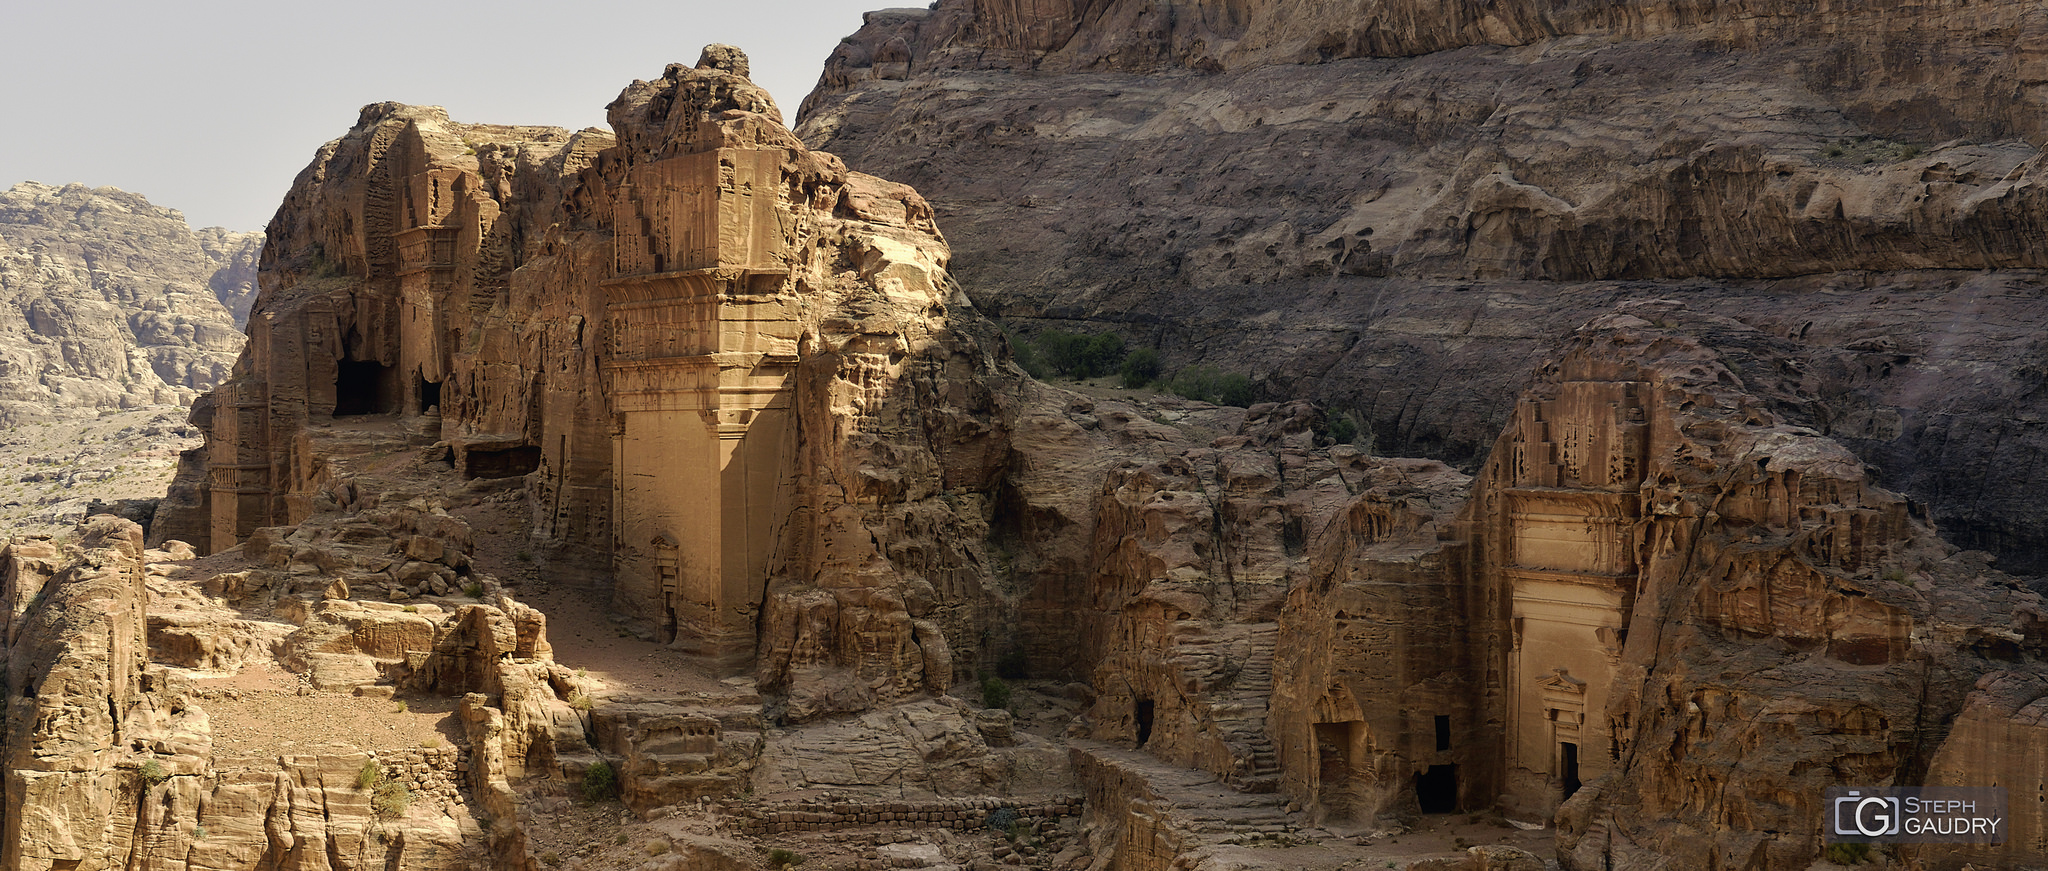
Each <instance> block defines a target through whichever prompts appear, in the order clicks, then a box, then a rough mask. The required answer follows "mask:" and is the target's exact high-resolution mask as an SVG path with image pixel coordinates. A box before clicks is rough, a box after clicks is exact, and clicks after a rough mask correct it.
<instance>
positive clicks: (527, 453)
mask: <svg viewBox="0 0 2048 871" xmlns="http://www.w3.org/2000/svg"><path fill="white" fill-rule="evenodd" d="M539 468H540V448H538V447H536V446H534V445H519V446H517V447H510V448H505V449H503V450H496V451H482V450H477V449H475V448H471V449H470V450H467V451H463V452H462V476H463V477H465V478H517V477H519V476H521V475H527V474H531V473H532V472H533V471H534V470H536V469H539Z"/></svg>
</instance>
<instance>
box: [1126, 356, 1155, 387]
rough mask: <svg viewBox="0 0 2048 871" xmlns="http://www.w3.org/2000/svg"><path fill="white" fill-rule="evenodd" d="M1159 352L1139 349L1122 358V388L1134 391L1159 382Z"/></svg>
mask: <svg viewBox="0 0 2048 871" xmlns="http://www.w3.org/2000/svg"><path fill="white" fill-rule="evenodd" d="M1159 371H1160V366H1159V352H1158V351H1156V350H1154V349H1152V348H1139V349H1138V350H1135V351H1132V352H1131V353H1130V354H1129V355H1127V356H1125V357H1124V364H1123V366H1122V367H1121V369H1120V374H1122V375H1123V382H1124V386H1125V387H1127V388H1130V389H1132V390H1136V389H1138V388H1140V387H1143V386H1145V385H1147V384H1150V383H1152V382H1154V381H1157V380H1159Z"/></svg>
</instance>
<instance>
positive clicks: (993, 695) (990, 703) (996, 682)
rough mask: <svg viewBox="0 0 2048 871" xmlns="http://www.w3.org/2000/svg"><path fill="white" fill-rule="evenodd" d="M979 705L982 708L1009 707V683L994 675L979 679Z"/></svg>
mask: <svg viewBox="0 0 2048 871" xmlns="http://www.w3.org/2000/svg"><path fill="white" fill-rule="evenodd" d="M981 706H982V707H984V708H1008V707H1010V684H1009V682H1008V681H1005V680H1003V679H1002V678H999V677H996V676H995V675H989V676H988V677H985V678H982V679H981Z"/></svg>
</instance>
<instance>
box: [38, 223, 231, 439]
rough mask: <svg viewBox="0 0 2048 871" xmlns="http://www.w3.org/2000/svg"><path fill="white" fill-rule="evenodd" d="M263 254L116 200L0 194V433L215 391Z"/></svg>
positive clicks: (218, 233)
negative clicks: (72, 414) (51, 418)
mask: <svg viewBox="0 0 2048 871" xmlns="http://www.w3.org/2000/svg"><path fill="white" fill-rule="evenodd" d="M262 245H263V236H262V235H261V234H258V233H234V232H229V231H227V230H223V229H220V228H219V227H209V228H207V229H204V230H193V229H191V228H190V227H187V226H186V225H185V217H184V216H183V215H181V214H179V213H178V212H177V211H175V210H172V209H166V208H163V207H161V206H156V205H151V204H150V202H149V201H148V200H145V199H143V198H142V197H140V196H137V195H135V194H131V193H128V192H126V191H121V190H116V189H114V188H96V189H95V188H88V187H86V186H84V185H77V184H73V185H65V186H63V187H51V186H49V185H42V184H37V183H35V182H23V183H21V184H17V185H15V186H14V187H12V188H9V189H8V190H7V191H5V192H0V311H4V314H0V358H4V361H5V362H4V364H0V423H5V424H7V425H10V426H12V425H18V424H21V423H25V422H28V421H33V420H39V419H42V418H43V417H46V416H47V415H49V414H50V412H51V411H52V409H55V410H58V411H60V412H62V411H98V410H101V409H113V408H134V407H139V406H146V405H166V404H175V405H183V404H188V403H190V402H191V401H192V399H193V397H195V396H197V395H199V394H200V393H203V392H205V391H207V390H211V389H213V387H214V385H216V384H219V383H220V381H221V380H222V379H223V378H225V377H226V376H227V372H228V368H229V366H230V365H231V364H232V363H233V362H234V355H235V352H236V351H237V350H239V349H240V347H241V343H242V337H241V335H240V333H239V330H238V326H239V325H240V323H241V321H242V318H243V317H244V316H245V315H246V313H247V312H248V310H249V303H250V301H251V298H252V297H253V296H254V294H255V289H256V288H255V281H256V257H257V252H258V250H259V249H260V248H262Z"/></svg>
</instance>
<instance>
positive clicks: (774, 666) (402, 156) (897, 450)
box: [164, 46, 1016, 719]
mask: <svg viewBox="0 0 2048 871" xmlns="http://www.w3.org/2000/svg"><path fill="white" fill-rule="evenodd" d="M744 72H745V59H744V56H743V55H741V54H739V52H738V51H737V50H736V49H731V48H730V47H717V46H714V47H713V48H712V49H708V50H707V51H706V54H705V57H704V60H702V61H700V63H699V64H698V65H697V66H696V67H694V68H692V67H687V66H683V65H680V64H677V65H672V66H670V67H669V68H668V69H667V70H666V71H665V72H664V73H663V75H662V77H661V78H658V79H656V80H653V81H650V82H636V83H634V84H633V85H631V86H629V87H628V88H626V90H625V91H624V92H623V93H622V94H621V95H620V97H619V99H618V100H616V101H614V103H613V104H612V105H611V107H610V117H611V121H612V125H613V130H614V132H613V133H612V134H604V133H599V132H596V131H583V132H580V133H573V134H572V133H568V132H566V131H560V130H552V129H545V128H511V127H496V126H489V125H473V124H459V123H455V122H452V121H449V120H448V119H447V117H446V115H445V113H443V112H441V110H439V109H434V108H420V107H405V106H397V105H390V104H378V105H373V106H370V107H366V108H365V109H364V111H363V115H362V118H361V120H360V121H359V123H358V124H357V126H356V128H355V129H354V130H352V131H350V133H349V134H348V135H347V136H346V137H344V138H342V139H340V140H337V141H336V142H334V143H331V144H330V145H329V146H327V147H326V148H325V149H323V150H322V152H321V154H320V156H319V157H318V158H317V159H316V161H315V164H314V166H313V167H311V168H309V170H308V171H307V173H305V174H304V175H302V176H301V178H300V181H299V183H298V185H297V186H296V187H295V188H294V190H293V192H292V194H291V195H290V196H289V197H288V198H287V200H286V203H285V204H284V206H283V207H282V208H281V209H280V212H279V218H278V221H277V222H276V225H275V226H274V227H273V228H272V232H271V234H270V240H271V241H270V244H269V246H268V247H267V248H266V254H265V261H264V271H263V273H262V283H263V287H264V291H263V294H262V296H261V298H260V300H259V301H258V303H257V305H256V308H255V310H254V312H255V313H254V314H253V315H252V318H251V326H250V342H249V346H248V348H247V350H246V351H245V352H244V354H243V356H242V358H241V360H240V361H239V362H238V363H237V364H236V365H237V368H236V374H235V377H234V378H233V379H232V380H231V381H230V382H229V383H228V384H227V385H225V386H224V387H223V388H222V389H221V391H219V392H217V393H215V394H212V395H211V396H209V397H208V398H206V399H204V400H202V401H201V403H200V404H199V406H198V407H197V410H196V411H195V413H194V421H195V422H196V423H199V424H201V425H203V426H205V427H206V428H207V430H208V433H209V448H208V452H207V455H206V456H204V457H193V458H191V460H190V461H189V462H188V465H189V466H192V467H198V466H201V465H203V466H204V467H205V468H206V469H207V471H208V474H209V476H210V477H209V479H208V482H207V483H206V484H205V485H201V486H200V488H199V489H200V492H198V493H196V494H195V493H192V492H191V491H190V490H185V491H181V492H180V494H179V495H178V498H176V499H174V500H172V501H171V503H170V505H171V507H170V508H168V509H167V510H166V518H165V520H164V523H165V524H166V527H167V528H177V529H180V530H184V531H186V532H187V533H190V532H191V531H192V530H193V529H194V527H196V526H198V525H199V524H198V523H196V522H195V521H194V518H193V515H195V514H204V515H206V516H207V517H208V518H209V520H208V522H207V523H206V524H205V526H206V529H207V531H206V534H205V535H204V536H203V537H204V539H205V540H204V541H203V542H202V546H203V548H204V549H210V550H219V549H223V548H226V547H229V546H232V545H234V544H235V543H237V542H241V541H245V540H246V541H257V540H262V541H265V542H269V540H270V539H268V538H266V537H265V534H264V533H261V532H260V530H263V529H265V528H268V527H273V526H286V525H291V524H300V523H302V522H304V521H306V520H307V519H309V518H312V517H316V516H320V515H322V514H323V513H325V512H333V511H339V512H341V513H342V514H343V515H347V516H350V517H352V518H353V519H352V520H349V521H347V522H345V523H342V524H340V525H335V524H322V525H321V528H323V529H329V530H336V532H335V533H334V534H340V535H343V536H344V537H346V536H347V535H349V534H350V533H347V532H345V531H341V530H343V529H344V528H345V527H347V526H348V524H349V523H353V524H355V525H357V526H362V525H364V524H369V525H381V526H387V527H388V526H391V525H392V524H393V523H399V522H401V521H399V520H397V519H394V518H387V517H384V516H383V515H386V514H389V513H390V511H391V510H393V509H391V508H388V507H386V508H380V507H378V506H377V505H376V504H375V502H376V499H377V497H376V496H375V495H374V493H373V492H369V488H367V487H364V486H359V485H357V484H355V483H351V481H352V480H354V476H355V475H357V474H358V473H359V470H361V469H362V468H364V467H365V466H367V465H371V464H374V462H375V460H376V459H377V456H378V455H379V453H378V452H381V451H388V450H390V449H392V448H393V447H395V446H397V445H398V444H401V443H402V444H404V445H405V447H406V448H407V449H417V448H419V447H422V446H425V445H426V444H428V443H434V442H440V443H445V445H446V451H447V453H446V457H447V461H448V462H449V463H450V464H452V465H453V466H454V468H455V470H456V471H457V472H458V473H460V474H462V475H463V476H465V477H469V478H472V479H477V480H479V481H483V480H492V479H496V480H510V481H511V482H512V483H514V484H515V485H516V484H521V483H523V484H525V489H526V491H527V493H528V494H530V496H531V499H532V502H531V504H532V505H533V506H534V511H535V513H534V515H533V517H532V519H531V527H530V530H529V532H530V538H531V540H532V541H533V542H534V543H535V547H536V549H537V550H541V551H543V553H544V559H547V560H548V561H549V562H550V564H551V565H553V566H557V567H559V568H560V569H561V570H563V571H567V572H571V573H574V572H587V573H588V574H587V575H586V577H590V578H593V579H595V578H605V579H607V583H608V585H609V588H610V590H611V596H612V601H613V604H614V606H615V607H617V608H618V609H619V610H620V611H621V612H622V613H627V614H631V615H633V616H634V619H635V621H636V623H637V625H638V626H639V628H640V630H641V631H643V632H647V633H649V634H652V635H654V636H655V637H656V638H658V639H659V640H661V641H664V642H673V643H674V644H676V645H677V646H679V647H683V648H686V649H688V650H689V651H690V652H692V653H696V654H700V655H702V656H703V657H705V658H706V661H707V662H714V663H717V664H718V665H719V667H721V668H725V669H728V670H740V669H745V668H749V667H751V666H753V665H754V664H755V656H756V653H757V650H758V652H759V655H760V660H759V663H758V665H759V670H760V677H761V679H762V685H763V688H764V689H765V690H769V691H771V692H775V693H778V694H781V695H786V696H787V697H788V698H789V699H790V703H789V705H788V706H787V708H786V709H785V710H786V712H787V715H788V716H790V717H793V718H795V719H806V718H810V717H815V716H819V715H822V714H825V713H830V712H833V711H848V710H863V709H865V708H867V707H870V706H872V705H874V704H877V703H886V702H889V701H893V700H896V699H900V698H907V697H911V696H915V695H919V694H922V693H924V692H926V691H928V690H932V689H940V690H943V689H944V688H946V687H949V686H951V685H952V683H953V681H954V679H955V677H956V676H957V674H959V673H962V672H964V671H967V670H970V669H972V668H973V666H974V662H975V660H976V658H977V655H978V654H979V653H980V651H979V650H977V649H974V648H973V647H971V646H966V645H962V644H961V643H960V642H959V640H960V639H974V638H976V637H977V636H978V635H980V634H981V630H982V629H983V628H984V627H986V626H987V625H989V623H990V621H991V620H992V619H994V615H996V614H997V613H998V612H999V611H1000V608H997V607H994V606H993V605H991V604H990V603H991V602H992V601H996V600H995V599H994V598H992V597H993V594H992V593H991V592H990V574H991V573H990V571H989V568H988V566H989V564H990V562H991V561H990V560H989V559H988V558H987V555H986V553H985V552H984V544H983V540H984V539H985V537H986V535H985V533H984V532H983V530H985V528H986V525H987V523H988V518H989V516H990V514H991V512H992V510H993V509H992V505H993V502H994V500H993V498H992V496H991V494H992V493H993V492H994V491H995V490H996V489H997V487H998V484H999V480H1000V475H1001V472H1002V470H1003V469H1004V467H1005V464H1006V462H1007V457H1008V447H1007V443H1006V442H1005V440H1004V439H1005V431H1004V430H1003V428H1002V427H1001V426H1000V425H999V423H998V421H997V419H996V418H997V415H998V413H999V412H1000V410H1001V408H1002V405H1003V400H1002V398H1001V396H1000V394H999V389H1000V388H999V387H998V385H999V384H1001V383H1004V382H1005V379H1008V380H1009V381H1010V382H1011V383H1014V381H1015V379H1016V376H1015V375H1014V370H1003V369H1001V368H999V367H998V365H997V364H996V362H995V359H996V358H995V356H994V354H995V351H994V350H993V349H992V348H990V347H988V346H986V345H985V344H984V343H985V341H986V336H983V337H979V338H978V337H977V335H976V331H977V330H979V331H983V332H986V331H987V327H986V325H985V324H982V323H981V322H979V321H978V319H975V318H973V317H972V315H971V310H963V313H964V314H965V321H964V324H963V325H956V324H955V323H953V322H952V321H951V320H950V319H949V318H951V314H950V312H951V310H952V309H953V308H954V307H958V306H961V305H962V304H963V303H964V300H963V299H961V298H960V297H958V295H957V293H956V292H955V290H954V288H953V286H952V284H951V283H950V279H948V278H947V276H946V273H945V271H944V270H945V265H946V262H947V259H948V253H947V249H946V247H945V244H944V242H943V241H942V240H941V239H940V237H939V235H938V232H937V228H936V226H935V225H934V224H933V223H932V219H931V211H930V208H929V207H928V206H927V205H926V204H925V203H924V201H923V200H922V199H921V198H920V197H919V196H918V195H917V194H916V192H915V191H912V190H911V189H909V188H907V187H904V186H901V185H896V184H892V183H889V182H886V181H882V180H880V179H876V178H872V177H869V176H864V175H860V174H857V173H848V172H847V171H846V170H845V169H844V167H843V166H842V165H841V164H840V163H839V162H838V160H837V158H834V157H832V156H831V155H828V154H823V153H818V152H812V151H809V150H808V149H805V148H804V147H803V146H802V144H801V143H799V142H798V141H797V140H796V139H795V137H794V136H792V135H791V134H790V133H789V132H788V131H787V130H785V129H783V128H782V126H781V124H780V115H779V114H778V113H777V111H776V109H775V107H774V105H773V103H772V102H770V101H769V99H768V97H767V94H766V92H764V91H762V90H761V89H760V88H758V87H756V86H755V85H753V84H752V83H751V82H749V81H748V80H747V79H746V78H745V75H744ZM1006 373H1007V374H1006ZM437 450H438V448H437ZM522 478H523V480H521V479H522ZM192 479H196V475H188V476H187V480H192ZM407 516H408V517H419V516H423V515H422V513H421V512H418V511H415V512H412V513H411V514H409V515H407ZM406 522H409V521H406ZM323 534H325V533H323ZM416 543H417V545H418V547H414V546H412V545H408V546H407V549H406V551H405V553H403V554H402V555H401V554H395V553H394V554H391V555H390V558H388V559H384V558H379V557H376V556H374V555H361V556H343V557H341V558H340V562H338V563H336V564H334V565H325V564H318V565H316V564H311V563H308V564H306V566H305V568H304V570H303V572H302V571H301V570H300V569H299V568H297V567H296V566H297V564H298V560H297V557H296V556H293V557H292V558H291V559H290V560H286V562H287V563H290V565H279V566H278V568H280V569H285V570H286V572H287V574H289V575H298V574H306V575H307V576H308V577H334V576H338V577H340V578H341V579H342V580H343V581H345V582H346V583H347V584H348V585H352V586H355V587H358V588H360V587H362V586H363V585H366V584H368V585H374V586H376V587H377V588H378V589H381V590H385V591H386V592H387V593H388V592H389V590H391V589H393V588H404V589H407V590H409V591H410V592H411V593H412V594H415V595H416V594H418V593H420V592H421V588H422V586H423V585H424V586H425V587H426V588H428V591H429V592H433V593H446V592H448V589H447V588H448V587H450V586H452V585H456V584H457V583H458V582H457V581H456V579H455V576H456V575H457V574H458V573H463V572H465V568H464V566H463V565H462V564H461V563H460V562H456V561H454V560H460V559H461V558H462V557H461V554H462V553H463V552H464V551H465V550H466V543H463V542H459V541H454V540H447V539H446V537H445V536H441V535H439V534H438V533H437V532H435V531H433V530H421V531H420V533H419V537H418V539H417V541H416ZM275 547H276V545H273V544H270V543H265V544H264V545H263V546H262V550H263V551H264V552H265V553H270V552H273V550H274V548H275ZM323 552H333V551H332V550H331V549H330V550H329V551H323ZM257 555H258V556H261V555H262V554H257ZM437 578H438V579H437ZM292 583H296V582H292ZM291 592H297V590H296V588H294V589H293V590H292V591H291ZM757 627H758V631H757ZM307 655H309V656H311V655H313V654H311V653H308V654H307ZM337 679H339V680H350V679H352V678H347V677H342V678H337Z"/></svg>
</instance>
